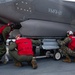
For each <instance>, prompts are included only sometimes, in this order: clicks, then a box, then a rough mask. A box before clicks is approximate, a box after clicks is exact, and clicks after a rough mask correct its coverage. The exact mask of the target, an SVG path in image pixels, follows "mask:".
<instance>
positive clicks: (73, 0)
mask: <svg viewBox="0 0 75 75" xmlns="http://www.w3.org/2000/svg"><path fill="white" fill-rule="evenodd" d="M64 1H67V2H75V0H64Z"/></svg>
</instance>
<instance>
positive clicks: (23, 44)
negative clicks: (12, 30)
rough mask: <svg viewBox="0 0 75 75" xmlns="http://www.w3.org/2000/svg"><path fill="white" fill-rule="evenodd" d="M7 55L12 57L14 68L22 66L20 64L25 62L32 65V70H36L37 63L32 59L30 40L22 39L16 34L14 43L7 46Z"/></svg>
mask: <svg viewBox="0 0 75 75" xmlns="http://www.w3.org/2000/svg"><path fill="white" fill-rule="evenodd" d="M9 53H10V55H11V56H12V57H13V59H14V62H15V66H18V67H21V66H23V63H22V62H27V63H28V64H30V65H32V68H33V69H36V68H37V62H36V60H35V58H33V56H34V53H33V48H32V40H31V39H29V38H23V37H21V36H20V34H18V35H17V36H16V41H15V42H13V43H12V44H10V45H9Z"/></svg>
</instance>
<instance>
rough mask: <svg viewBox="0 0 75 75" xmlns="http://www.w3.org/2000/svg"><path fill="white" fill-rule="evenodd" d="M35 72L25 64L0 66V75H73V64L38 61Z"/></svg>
mask: <svg viewBox="0 0 75 75" xmlns="http://www.w3.org/2000/svg"><path fill="white" fill-rule="evenodd" d="M37 63H38V68H37V69H36V70H34V69H32V67H30V66H28V65H26V64H25V66H24V67H15V66H14V65H13V62H10V63H9V64H6V65H0V75H75V63H65V62H62V60H60V61H55V60H53V59H38V60H37Z"/></svg>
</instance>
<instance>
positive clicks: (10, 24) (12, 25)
mask: <svg viewBox="0 0 75 75" xmlns="http://www.w3.org/2000/svg"><path fill="white" fill-rule="evenodd" d="M7 25H8V26H10V27H11V28H15V24H14V23H12V22H9V23H8V24H7Z"/></svg>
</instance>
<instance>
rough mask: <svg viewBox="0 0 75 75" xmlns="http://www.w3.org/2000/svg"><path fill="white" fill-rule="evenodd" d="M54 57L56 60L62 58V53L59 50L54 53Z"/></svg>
mask: <svg viewBox="0 0 75 75" xmlns="http://www.w3.org/2000/svg"><path fill="white" fill-rule="evenodd" d="M54 59H55V60H60V59H61V53H60V52H59V51H58V52H55V53H54Z"/></svg>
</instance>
